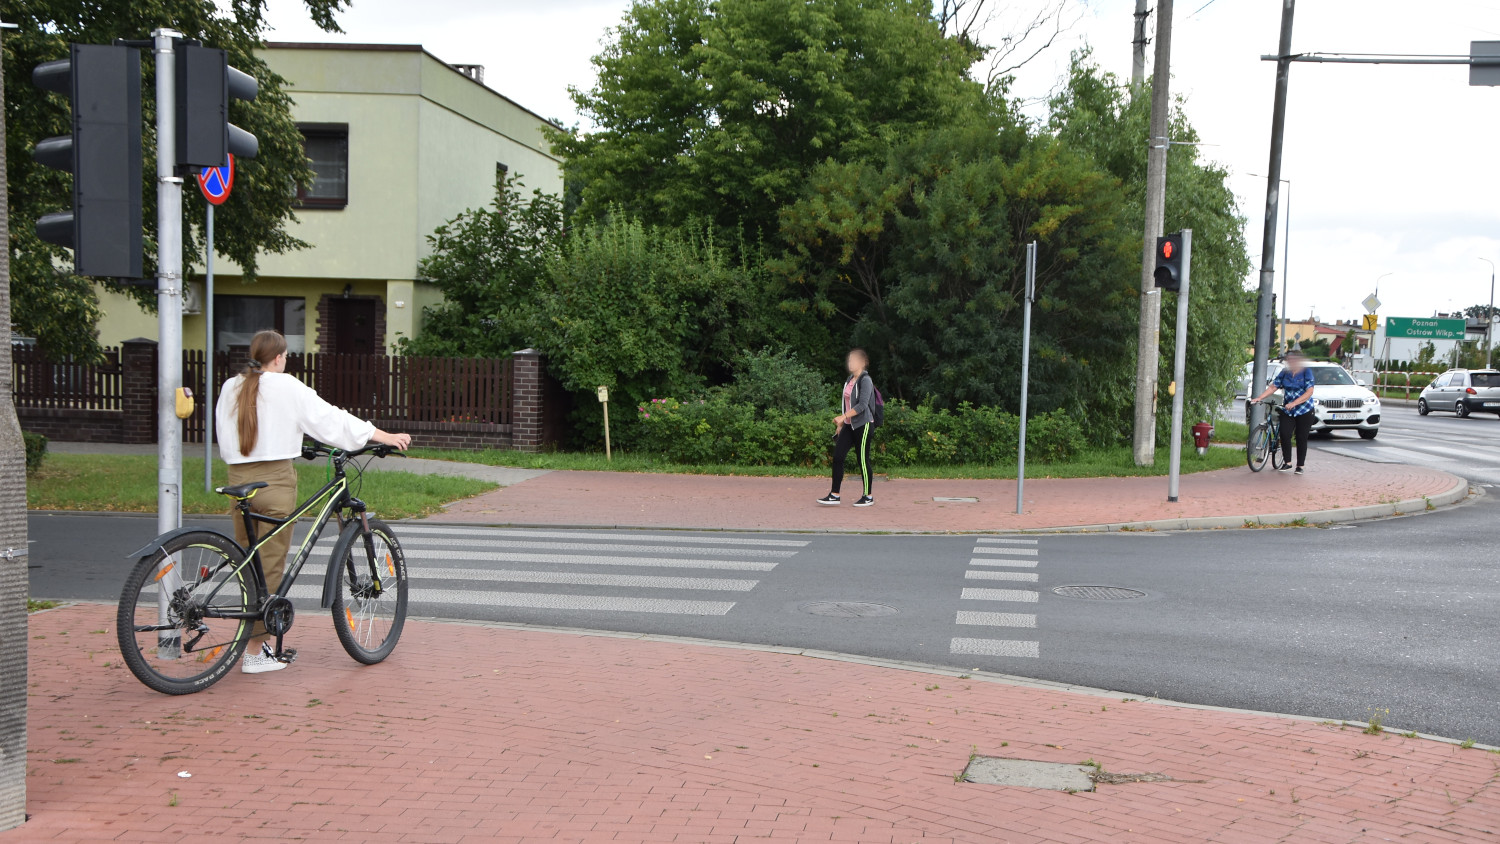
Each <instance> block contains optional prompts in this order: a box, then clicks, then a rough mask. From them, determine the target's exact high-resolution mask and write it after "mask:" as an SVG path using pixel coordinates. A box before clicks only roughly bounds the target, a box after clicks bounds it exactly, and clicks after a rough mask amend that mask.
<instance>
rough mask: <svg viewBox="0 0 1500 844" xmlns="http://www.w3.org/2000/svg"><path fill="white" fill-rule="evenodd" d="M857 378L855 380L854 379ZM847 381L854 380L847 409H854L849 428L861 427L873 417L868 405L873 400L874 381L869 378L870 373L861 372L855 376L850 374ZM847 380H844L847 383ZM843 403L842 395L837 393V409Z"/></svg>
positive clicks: (841, 406)
mask: <svg viewBox="0 0 1500 844" xmlns="http://www.w3.org/2000/svg"><path fill="white" fill-rule="evenodd" d="M856 379H857V380H856ZM849 381H854V391H853V392H851V393H850V394H849V409H850V410H853V411H854V418H853V419H852V420H850V422H849V427H850V428H863V427H864V426H866V425H868V424H870V422H871V420H873V419H874V418H875V416H874V414H873V413H872V412H871V411H870V405H871V403H873V402H874V401H875V382H874V381H871V380H870V373H868V372H861V373H860V374H859V375H857V376H850V378H849ZM849 381H845V382H844V383H845V384H848V383H849ZM843 405H844V396H843V394H842V393H840V394H839V409H840V410H842V409H843Z"/></svg>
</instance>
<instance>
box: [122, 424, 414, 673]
mask: <svg viewBox="0 0 1500 844" xmlns="http://www.w3.org/2000/svg"><path fill="white" fill-rule="evenodd" d="M393 453H394V454H399V453H400V452H399V451H397V450H396V449H395V448H394V447H392V446H387V445H372V446H366V447H365V448H362V449H359V450H357V451H339V450H338V449H333V448H329V447H328V446H325V445H319V444H311V445H304V446H303V447H302V456H303V457H304V458H306V459H308V460H316V459H317V458H318V457H320V456H326V457H328V458H329V462H330V469H331V479H330V480H329V481H328V483H327V484H325V485H324V486H323V488H322V489H320V490H318V491H317V492H316V493H315V494H314V495H313V496H312V497H311V498H309V499H307V500H306V501H304V502H302V504H300V505H298V507H297V510H296V512H294V513H292V515H291V516H290V517H289V518H286V519H275V518H272V517H270V516H264V515H261V514H260V513H254V512H251V510H250V499H252V498H254V497H255V493H256V491H257V490H259V489H261V488H263V487H265V486H267V484H265V483H261V482H255V483H248V484H240V485H239V486H226V487H219V488H218V489H216V490H215V491H216V492H218V493H220V494H221V495H226V496H228V497H230V498H232V499H234V501H235V504H236V509H238V511H239V515H240V518H242V519H244V520H245V535H246V536H248V537H249V538H250V548H249V550H248V551H247V550H246V549H244V548H241V547H240V545H239V543H238V542H236V541H235V540H234V539H233V538H231V537H229V536H226V535H224V534H223V533H220V532H219V531H216V530H209V529H206V528H179V529H177V530H174V531H169V532H167V533H164V534H162V535H161V536H158V537H157V538H155V539H153V540H151V542H150V543H149V544H148V545H147V546H146V547H144V548H142V549H141V550H139V551H137V552H135V553H134V554H132V555H131V557H133V558H136V559H137V562H136V564H135V568H134V569H133V570H132V571H131V573H130V577H129V578H127V579H126V581H125V591H124V593H123V594H121V595H120V609H119V617H118V620H117V622H116V634H117V635H118V637H119V640H120V653H121V654H122V655H123V656H124V657H125V664H126V665H127V666H129V667H130V671H131V673H132V674H134V675H135V676H136V679H138V680H140V681H141V682H142V683H145V684H146V685H147V686H150V687H151V688H152V689H155V690H156V691H158V692H162V693H164V694H169V695H185V694H191V693H192V692H198V691H202V690H203V689H206V688H208V687H209V686H211V685H213V684H214V683H216V682H218V681H219V680H221V679H223V677H224V675H225V674H226V673H228V672H229V670H230V669H231V668H233V667H234V663H235V661H236V660H237V659H239V657H240V654H242V653H243V652H244V650H245V645H246V643H247V642H248V640H249V639H250V637H251V635H252V633H251V628H252V626H253V625H254V623H255V622H257V621H258V622H261V623H262V624H264V625H265V630H266V632H267V633H269V634H271V635H273V636H275V637H276V654H275V655H276V658H277V659H279V660H282V661H283V662H291V661H292V660H293V659H295V658H296V655H297V652H296V651H295V650H292V649H290V648H283V647H282V640H283V637H285V636H286V633H287V631H288V630H290V629H291V628H292V619H293V616H294V615H295V612H294V610H293V608H292V598H291V596H292V584H294V583H295V582H296V581H297V575H298V574H299V573H300V572H301V571H302V566H303V565H304V564H305V563H306V562H307V560H308V557H309V556H311V554H312V549H313V546H314V545H315V544H316V543H317V541H318V536H319V535H320V534H321V533H322V532H323V528H324V527H325V526H326V525H327V524H328V521H329V519H330V518H335V517H336V518H337V519H338V524H339V538H338V542H336V543H335V544H334V546H333V555H332V557H331V558H330V559H329V561H328V573H327V574H326V575H325V576H324V578H323V595H322V606H323V607H324V608H331V609H332V610H333V628H334V630H335V631H336V632H337V633H338V637H339V642H340V643H341V644H342V645H343V646H344V650H346V651H348V652H349V656H351V657H354V659H355V660H356V661H358V662H362V663H364V664H366V665H373V664H375V663H377V662H380V661H381V660H383V659H385V658H386V657H387V656H390V654H391V651H393V650H395V648H396V641H397V640H398V639H400V637H401V628H402V626H403V625H405V623H406V592H407V578H406V557H405V555H403V554H402V553H401V543H400V542H398V541H396V535H395V534H394V533H393V532H392V531H391V528H390V526H389V525H387V524H386V523H384V522H382V521H380V520H379V519H375V518H371V517H370V515H369V514H368V513H367V512H365V503H364V502H363V501H361V500H359V498H357V497H355V496H356V494H357V493H358V486H359V481H360V479H361V478H362V477H363V474H364V473H363V467H362V466H361V465H360V464H358V463H354V464H353V468H354V470H355V475H354V479H353V482H354V484H355V489H354V491H353V492H351V491H350V484H351V480H350V478H349V477H348V476H347V475H346V474H345V467H346V466H348V465H350V464H351V461H353V460H354V459H355V458H357V457H359V456H361V455H365V454H370V455H373V456H375V457H386V456H388V455H390V454H393ZM314 510H316V511H317V516H316V518H315V519H314V521H313V524H312V529H311V530H309V531H308V533H307V537H306V538H305V539H303V540H302V545H301V546H300V547H299V548H298V549H297V553H296V556H295V557H294V559H293V561H292V563H291V565H290V566H288V568H287V571H286V576H285V577H284V578H283V579H282V581H281V585H280V587H279V591H278V592H277V593H276V594H274V595H273V594H270V590H268V589H267V588H266V576H265V570H264V569H263V568H262V566H261V559H260V549H261V547H262V546H264V545H265V543H266V540H267V539H269V538H270V537H271V536H273V535H275V534H278V533H280V532H281V531H284V530H292V528H293V526H294V525H295V524H296V523H297V520H298V519H299V518H301V517H303V516H305V515H308V514H310V513H313V512H314ZM257 522H262V523H265V524H269V525H274V526H275V527H273V528H272V529H271V530H270V531H269V532H268V533H267V534H266V535H265V536H261V537H257V536H256V523H257Z"/></svg>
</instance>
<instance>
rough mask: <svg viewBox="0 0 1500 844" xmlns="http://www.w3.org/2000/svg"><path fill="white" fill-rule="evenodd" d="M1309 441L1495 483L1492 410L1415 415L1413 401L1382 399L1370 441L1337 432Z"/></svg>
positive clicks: (1499, 422)
mask: <svg viewBox="0 0 1500 844" xmlns="http://www.w3.org/2000/svg"><path fill="white" fill-rule="evenodd" d="M1313 444H1314V448H1317V449H1322V450H1327V451H1332V452H1334V453H1337V454H1341V455H1344V456H1346V457H1358V458H1360V459H1363V460H1371V461H1374V462H1378V463H1413V464H1416V465H1419V466H1432V467H1434V468H1437V469H1442V470H1444V471H1446V472H1452V473H1453V474H1455V475H1458V476H1460V477H1464V478H1468V479H1469V480H1471V481H1473V482H1475V483H1478V484H1500V416H1497V415H1495V414H1489V413H1486V414H1478V413H1476V414H1473V415H1471V416H1470V417H1469V418H1467V419H1460V418H1458V417H1457V416H1456V415H1454V414H1452V413H1438V412H1436V411H1434V412H1433V413H1430V414H1428V415H1427V416H1419V415H1417V408H1416V406H1415V405H1405V404H1395V403H1392V402H1385V403H1384V404H1383V405H1382V406H1381V413H1380V434H1379V435H1378V436H1377V437H1376V438H1375V439H1373V440H1362V439H1360V438H1359V436H1358V435H1357V434H1354V433H1352V432H1350V433H1344V432H1340V433H1336V434H1334V435H1332V436H1330V437H1325V438H1320V439H1316V440H1314V441H1313ZM1310 468H1311V469H1315V468H1316V467H1310Z"/></svg>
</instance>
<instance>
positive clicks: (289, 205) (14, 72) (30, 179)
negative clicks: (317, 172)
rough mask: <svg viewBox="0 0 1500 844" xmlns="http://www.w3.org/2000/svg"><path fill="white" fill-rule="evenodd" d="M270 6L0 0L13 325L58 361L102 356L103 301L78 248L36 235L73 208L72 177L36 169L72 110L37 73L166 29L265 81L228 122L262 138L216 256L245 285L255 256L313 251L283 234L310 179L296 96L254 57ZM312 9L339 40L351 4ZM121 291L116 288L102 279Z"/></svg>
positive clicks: (150, 261) (190, 220)
mask: <svg viewBox="0 0 1500 844" xmlns="http://www.w3.org/2000/svg"><path fill="white" fill-rule="evenodd" d="M268 2H269V0H235V2H234V3H232V4H228V5H227V6H226V7H225V8H222V9H221V8H220V5H219V4H217V3H215V2H213V0H99V2H90V3H79V2H76V0H0V16H3V18H4V20H6V21H7V22H11V23H15V24H17V26H18V27H19V29H18V30H17V31H16V32H14V33H11V34H8V35H6V37H5V40H4V49H5V77H4V84H5V90H6V92H7V94H8V97H7V99H6V106H5V107H6V117H7V120H8V121H9V124H10V134H9V136H8V138H7V140H6V143H7V145H8V146H7V149H6V153H7V159H8V170H7V174H8V177H9V180H10V185H11V198H12V202H11V205H10V218H9V221H10V239H9V243H10V248H11V254H12V273H13V276H12V284H13V293H14V300H15V303H16V307H15V308H14V310H13V312H12V319H13V321H14V323H15V327H16V329H17V330H18V331H19V332H20V333H22V334H24V335H29V336H32V337H35V338H36V340H37V342H38V343H39V344H41V346H42V347H43V348H45V349H46V350H47V351H48V352H49V353H51V354H54V355H66V354H74V355H82V356H92V355H94V354H97V352H98V344H97V341H96V339H95V334H94V327H95V324H96V323H97V322H98V317H99V308H98V299H97V296H96V295H95V289H94V286H93V282H92V280H90V279H86V278H80V277H77V276H74V275H72V274H71V273H70V272H68V271H67V270H66V269H63V268H65V267H70V266H71V263H72V256H71V252H70V251H69V250H66V249H62V248H60V247H56V246H53V245H51V244H48V243H44V242H42V241H41V240H40V239H38V238H37V237H36V234H35V223H36V220H37V218H38V217H40V216H41V215H43V214H46V213H50V212H53V211H58V210H62V209H63V208H65V207H66V206H67V205H68V203H69V201H70V196H69V182H68V179H69V178H70V177H68V176H67V175H66V174H63V173H61V172H59V171H56V170H52V169H49V168H46V167H43V166H41V165H40V164H37V163H36V162H35V161H34V160H33V159H32V157H31V150H32V149H33V148H34V147H35V146H36V142H37V141H39V140H41V139H42V138H45V137H48V136H51V135H63V134H67V129H68V126H67V124H68V112H67V109H66V107H65V106H64V105H63V103H62V100H61V98H59V97H58V96H57V95H54V94H49V93H46V92H44V91H42V90H41V89H39V88H36V87H35V86H33V85H32V84H31V71H32V68H33V67H35V66H36V65H38V64H41V63H42V62H46V61H51V60H53V59H59V58H63V57H65V56H66V55H67V45H68V44H69V43H70V42H78V43H93V44H107V43H110V42H111V41H113V40H114V39H116V38H135V39H138V38H144V37H146V36H147V35H148V34H149V33H150V31H151V30H152V29H155V28H157V27H160V26H170V27H172V28H174V29H177V30H179V31H181V32H182V33H183V34H184V35H186V36H187V37H189V38H198V39H200V40H202V41H203V42H204V43H205V44H207V45H208V46H211V47H221V48H223V49H224V50H226V51H227V52H228V54H229V63H230V64H231V65H233V66H234V67H237V68H239V69H240V70H243V71H245V72H246V73H250V74H252V75H254V76H255V77H256V78H257V79H258V80H259V81H260V94H259V96H258V97H257V98H256V100H255V101H254V102H253V103H240V102H236V103H233V104H232V105H231V106H230V119H231V120H232V121H233V122H234V123H235V124H236V125H238V126H241V127H243V128H245V129H247V130H248V131H250V132H252V133H253V134H255V135H256V137H257V138H258V139H259V140H260V154H259V156H258V157H257V158H256V159H254V160H247V161H242V162H238V165H239V171H238V173H237V175H236V178H235V190H234V194H233V195H232V196H231V197H230V199H229V201H228V203H227V204H226V205H225V213H221V214H219V215H218V217H217V219H216V220H215V224H216V230H215V232H214V241H215V242H214V246H215V251H216V252H218V253H219V254H220V255H222V256H224V257H225V258H228V259H230V260H232V261H234V262H235V263H236V264H238V265H239V266H240V267H241V268H242V269H243V270H244V273H245V277H246V278H247V279H254V278H255V273H256V264H257V260H256V256H257V255H258V254H259V253H261V252H272V253H280V252H286V251H289V250H292V249H297V248H301V247H303V246H305V245H306V244H304V243H302V242H301V241H300V240H297V239H296V238H295V237H293V236H292V235H291V234H290V233H289V232H288V231H287V223H288V222H289V221H290V220H291V219H292V218H293V202H294V196H293V192H292V190H291V186H292V185H294V184H296V183H297V182H299V181H306V180H307V179H309V178H310V177H311V175H312V174H311V171H310V170H309V169H308V166H307V160H306V157H305V155H304V153H303V151H302V138H301V134H300V133H299V132H298V130H297V126H296V124H295V123H294V122H293V121H292V117H291V97H290V95H289V94H288V93H287V92H286V91H285V90H284V89H283V86H284V84H285V80H284V79H282V78H281V77H280V76H277V75H276V74H275V73H273V72H272V71H271V70H270V68H269V67H268V66H267V65H266V63H265V62H264V61H263V60H261V59H259V58H257V57H256V55H255V52H254V51H255V50H256V49H257V48H258V47H259V46H260V43H261V33H262V32H263V31H264V30H265V27H266V21H265V11H266V6H267V3H268ZM304 2H305V3H306V6H307V9H308V13H309V14H310V15H311V16H312V19H313V20H314V21H315V22H316V23H317V24H318V25H319V26H320V27H322V28H323V29H325V30H328V31H330V32H337V31H338V26H337V24H336V23H335V21H334V17H333V16H334V14H335V13H336V12H337V11H338V10H339V9H341V8H342V7H344V6H346V5H347V2H348V0H304ZM154 71H155V67H154V63H153V62H151V61H150V60H149V56H147V57H146V60H144V61H143V62H142V72H143V75H144V77H145V78H144V81H143V91H144V96H143V100H144V110H145V124H146V125H145V132H144V137H143V141H144V147H145V150H144V154H145V157H146V166H145V181H144V183H143V184H142V193H143V196H144V199H145V206H146V214H145V217H146V220H147V223H146V228H145V231H144V232H143V236H144V237H145V238H146V263H147V268H146V274H147V275H148V276H151V275H154V274H155V269H154V265H155V246H154V244H155V237H154V232H155V223H154V221H155V214H156V212H155V208H156V190H155V183H156V181H155V180H156V170H155V167H154V166H152V165H153V162H154V160H155V147H156V143H155V128H154V127H155V105H154V100H153V98H152V97H151V96H150V91H151V90H152V86H153V84H154V83H153V78H154ZM184 194H185V196H184V200H185V201H184V207H185V214H184V217H185V219H184V232H183V235H184V236H183V260H184V265H185V266H188V267H192V266H197V265H201V263H202V260H201V255H202V254H203V241H202V239H201V238H202V232H201V229H202V220H203V218H204V204H203V199H202V198H201V197H200V196H199V195H198V192H197V191H195V190H185V191H184ZM104 283H105V284H106V285H108V286H111V287H114V282H104ZM125 289H126V290H128V291H129V292H130V293H132V294H133V295H134V296H135V297H136V299H137V300H138V301H140V302H141V304H142V305H143V306H145V307H147V308H154V307H155V303H156V292H155V288H154V286H150V287H130V288H125Z"/></svg>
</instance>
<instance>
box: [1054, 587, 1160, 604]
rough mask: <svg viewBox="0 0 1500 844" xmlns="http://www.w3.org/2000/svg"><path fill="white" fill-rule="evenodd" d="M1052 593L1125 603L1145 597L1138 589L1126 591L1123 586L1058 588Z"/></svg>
mask: <svg viewBox="0 0 1500 844" xmlns="http://www.w3.org/2000/svg"><path fill="white" fill-rule="evenodd" d="M1052 592H1053V594H1056V595H1061V596H1063V597H1064V598H1082V599H1083V600H1085V601H1126V600H1129V599H1131V598H1144V597H1146V593H1145V592H1142V591H1140V590H1139V589H1126V588H1125V587H1123V586H1058V587H1055V588H1054V589H1053V590H1052Z"/></svg>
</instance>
